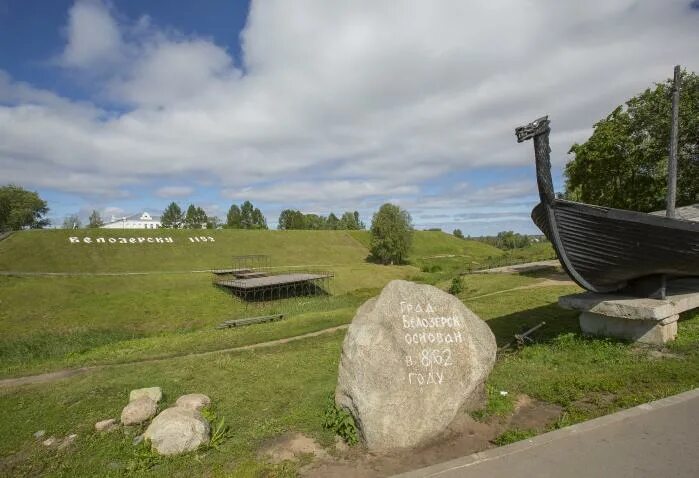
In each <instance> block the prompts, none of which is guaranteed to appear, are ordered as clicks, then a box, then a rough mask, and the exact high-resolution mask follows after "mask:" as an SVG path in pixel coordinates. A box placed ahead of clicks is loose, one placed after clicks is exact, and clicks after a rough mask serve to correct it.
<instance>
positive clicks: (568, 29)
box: [0, 0, 699, 214]
mask: <svg viewBox="0 0 699 478" xmlns="http://www.w3.org/2000/svg"><path fill="white" fill-rule="evenodd" d="M115 5H116V6H117V7H118V4H115ZM145 5H146V4H144V8H146V6H145ZM116 15H117V13H116V12H115V11H113V10H112V9H110V8H109V7H107V6H105V4H103V3H101V2H98V1H96V0H95V1H79V2H77V3H76V4H75V5H74V6H73V7H72V8H71V11H70V15H69V21H68V26H67V44H66V47H65V50H64V52H63V55H62V57H61V59H62V63H61V64H62V65H63V66H64V67H68V68H73V69H75V71H76V72H78V73H76V74H79V72H81V71H83V72H85V73H84V74H85V75H86V78H89V79H91V80H92V81H96V82H97V83H96V84H95V86H96V88H97V90H98V94H97V95H96V96H95V98H94V102H95V103H94V104H89V103H84V102H83V103H77V102H74V101H71V100H70V99H67V98H62V97H60V96H59V95H57V94H55V93H53V92H49V91H43V90H39V89H35V88H33V87H31V85H27V84H23V83H18V82H14V81H12V79H11V78H9V77H8V76H7V75H6V74H2V73H0V130H2V131H3V135H2V137H1V138H0V168H2V170H3V175H4V176H6V177H7V179H8V180H15V181H20V182H23V183H26V184H28V185H30V186H33V185H37V186H44V187H54V188H57V189H61V190H64V191H76V192H79V193H81V194H99V195H106V194H113V195H117V196H118V195H119V194H124V193H123V190H124V188H125V187H126V186H130V185H138V184H140V183H144V184H145V183H146V182H148V181H150V180H153V179H158V180H165V181H167V182H170V181H172V182H173V183H182V182H187V181H190V180H192V179H196V180H197V181H202V182H203V181H209V182H210V183H211V184H212V185H213V187H218V188H220V189H221V190H222V191H223V194H224V197H225V198H228V199H254V200H257V201H266V202H277V203H287V204H289V206H292V205H293V204H298V203H309V204H313V205H314V207H317V208H318V209H319V210H328V209H330V208H331V207H338V205H343V206H345V205H349V207H351V204H352V203H355V204H356V203H358V202H361V203H362V204H365V205H369V204H372V205H373V204H376V203H380V202H381V201H383V200H387V199H397V200H399V201H402V203H403V204H407V205H410V206H411V207H415V208H417V209H418V210H421V211H424V212H425V213H426V214H427V213H429V212H430V210H431V209H436V208H439V207H452V206H454V207H465V206H466V205H467V204H468V203H469V199H468V198H469V197H471V198H472V199H471V203H474V202H483V201H485V202H488V201H490V202H497V201H498V200H500V199H502V198H503V197H508V195H511V193H512V191H509V190H508V189H507V187H508V186H507V185H506V187H501V188H496V187H491V188H489V189H488V188H481V190H479V192H478V194H480V195H481V196H480V197H478V198H475V199H474V198H473V196H472V194H473V191H470V190H464V191H461V192H459V194H461V195H462V196H461V197H463V200H460V201H454V200H453V199H452V197H451V196H449V195H450V194H454V193H455V192H454V191H453V190H451V189H449V188H443V189H444V190H443V191H441V192H437V193H435V194H434V195H433V196H429V195H427V194H426V193H425V189H424V188H425V186H424V184H425V182H426V181H433V182H434V181H435V180H438V179H439V178H440V177H450V176H452V175H454V174H456V173H458V172H459V171H468V170H469V169H471V168H484V167H492V166H505V167H507V166H518V165H519V166H524V165H531V163H532V152H531V145H517V144H516V142H515V140H514V135H513V129H514V127H515V126H518V125H520V124H522V123H526V122H528V121H530V120H532V119H534V118H536V117H538V116H540V115H541V114H543V113H550V114H551V119H552V121H553V123H552V126H553V136H552V146H553V150H554V156H553V159H554V164H555V165H557V167H559V168H560V166H561V164H562V163H563V162H564V161H565V159H566V152H567V150H568V148H569V146H570V144H571V143H572V142H574V141H584V140H585V139H586V137H587V135H589V133H590V131H591V128H590V127H591V125H592V123H594V122H595V121H596V120H598V119H599V118H601V117H603V116H604V115H605V114H607V113H608V112H609V111H610V110H611V109H613V108H614V107H615V106H616V105H618V104H620V103H622V102H623V101H624V100H625V99H627V98H628V97H630V96H632V95H633V94H635V93H637V92H639V91H642V90H643V89H645V88H646V87H647V86H649V85H651V84H652V82H653V81H659V80H662V79H663V78H667V77H668V76H670V74H671V71H672V66H673V65H674V64H675V63H681V64H683V65H685V66H686V67H687V68H689V69H692V70H695V71H696V70H699V57H698V56H697V55H696V45H697V44H699V28H698V27H697V25H698V24H699V12H697V11H692V10H690V8H689V2H688V1H687V0H667V1H664V2H658V1H655V0H604V1H603V0H599V1H589V2H560V1H555V0H542V1H536V2H534V1H529V0H527V1H521V0H507V1H502V2H496V3H493V2H491V3H487V2H486V3H484V2H479V3H477V4H474V3H471V2H463V1H459V0H451V1H447V0H445V1H438V2H420V1H403V2H385V3H382V2H374V1H369V0H365V1H360V0H357V1H354V2H340V3H338V2H326V1H322V0H299V1H296V2H293V4H291V3H290V2H288V1H283V0H265V1H253V3H252V6H251V12H250V16H249V19H248V23H247V26H246V28H245V31H244V32H243V34H242V41H243V45H242V49H243V54H244V64H243V65H242V67H238V66H237V65H236V62H235V61H234V59H233V58H232V57H231V55H230V54H229V52H227V51H226V49H225V48H223V47H222V46H220V45H216V44H214V43H212V41H211V40H210V39H206V38H201V37H196V36H192V35H188V34H187V32H175V31H172V30H167V31H165V30H158V29H157V28H155V27H153V26H152V24H151V23H150V22H149V20H148V18H147V17H145V16H144V17H141V18H140V19H136V20H134V21H129V20H127V19H123V18H119V20H117V19H116ZM669 52H671V53H672V54H671V55H670V54H669ZM93 68H94V69H97V70H98V71H99V72H100V75H99V79H95V77H94V75H93V73H92V71H90V72H87V71H86V70H91V69H93ZM243 71H244V73H243ZM114 103H116V104H119V105H121V109H119V110H117V111H116V112H115V111H112V110H110V109H109V108H108V107H107V106H100V105H104V104H114ZM37 132H41V134H37ZM524 183H526V184H527V186H526V187H525V188H524V189H526V190H527V191H528V193H531V192H532V190H533V187H534V185H535V183H534V178H533V177H532V178H529V179H526V180H523V181H522V182H521V183H520V182H519V181H518V184H519V185H518V186H517V187H524V186H521V184H524ZM509 186H512V185H509ZM481 198H483V199H481ZM521 201H522V200H521V199H520V202H521Z"/></svg>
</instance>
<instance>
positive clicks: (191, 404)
mask: <svg viewBox="0 0 699 478" xmlns="http://www.w3.org/2000/svg"><path fill="white" fill-rule="evenodd" d="M175 403H176V404H177V406H178V407H182V408H189V409H190V410H201V409H202V408H204V407H206V406H208V405H210V404H211V399H210V398H209V397H207V396H206V395H204V394H203V393H190V394H188V395H182V396H181V397H180V398H178V399H177V402H175Z"/></svg>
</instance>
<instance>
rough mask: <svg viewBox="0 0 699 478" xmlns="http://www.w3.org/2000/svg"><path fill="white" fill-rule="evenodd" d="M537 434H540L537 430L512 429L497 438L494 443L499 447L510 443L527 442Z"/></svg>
mask: <svg viewBox="0 0 699 478" xmlns="http://www.w3.org/2000/svg"><path fill="white" fill-rule="evenodd" d="M537 434H538V433H537V431H536V430H521V429H519V428H512V429H510V430H507V431H505V432H504V433H502V434H501V435H499V436H498V437H497V438H495V440H493V443H494V444H495V445H497V446H504V445H509V444H510V443H514V442H517V441H521V440H526V439H527V438H531V437H533V436H535V435H537Z"/></svg>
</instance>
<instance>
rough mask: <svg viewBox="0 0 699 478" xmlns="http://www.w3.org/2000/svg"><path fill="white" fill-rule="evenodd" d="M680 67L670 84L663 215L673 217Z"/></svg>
mask: <svg viewBox="0 0 699 478" xmlns="http://www.w3.org/2000/svg"><path fill="white" fill-rule="evenodd" d="M680 81H681V80H680V65H677V66H675V76H674V79H673V83H672V124H671V127H670V158H669V161H668V167H667V203H666V206H665V207H666V210H665V215H666V216H667V217H675V200H676V198H677V141H678V140H677V137H678V129H679V118H680V116H679V113H680Z"/></svg>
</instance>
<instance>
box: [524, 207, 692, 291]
mask: <svg viewBox="0 0 699 478" xmlns="http://www.w3.org/2000/svg"><path fill="white" fill-rule="evenodd" d="M532 219H533V220H534V222H535V223H536V225H537V226H538V227H539V229H541V230H542V232H543V233H544V234H545V235H546V236H547V237H548V238H549V240H550V241H551V242H552V244H553V246H554V248H555V249H556V253H557V254H558V257H559V259H560V260H561V263H562V264H563V266H564V268H565V269H566V271H567V272H568V274H569V275H570V276H571V278H573V280H575V281H576V282H577V283H578V284H579V285H580V286H582V287H584V288H586V289H588V290H592V291H594V292H613V291H616V290H619V289H622V288H624V287H625V286H626V285H627V283H628V282H629V281H633V280H636V279H640V278H643V277H647V276H653V275H657V274H667V275H677V276H692V275H697V276H699V223H695V222H690V221H683V220H678V219H669V218H664V217H658V216H651V215H649V214H643V213H638V212H633V211H624V210H620V209H611V208H604V207H598V206H591V205H588V204H582V203H575V202H572V201H563V200H554V201H553V202H552V204H551V205H547V204H544V203H540V204H539V205H537V206H536V207H535V208H534V210H533V211H532ZM552 221H553V223H554V224H551V222H552ZM551 226H553V227H551Z"/></svg>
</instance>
